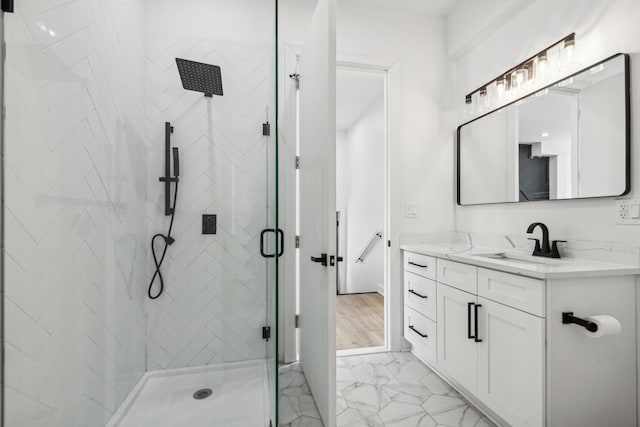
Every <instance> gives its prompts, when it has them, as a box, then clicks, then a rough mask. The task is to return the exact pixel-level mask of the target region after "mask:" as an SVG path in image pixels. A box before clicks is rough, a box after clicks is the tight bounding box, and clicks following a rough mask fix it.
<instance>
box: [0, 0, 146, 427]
mask: <svg viewBox="0 0 640 427" xmlns="http://www.w3.org/2000/svg"><path fill="white" fill-rule="evenodd" d="M16 8H17V10H16V13H15V14H6V15H5V17H4V19H5V24H6V42H7V48H6V52H7V60H6V75H5V77H6V99H5V103H6V134H5V146H4V148H5V159H4V160H5V162H4V168H5V178H6V180H5V200H4V202H5V204H4V212H3V215H4V217H5V228H4V230H5V231H6V236H5V247H4V260H3V264H4V268H5V277H4V286H5V287H4V292H5V294H4V297H5V299H4V305H5V306H4V308H5V310H6V312H5V318H4V322H5V323H4V330H5V339H6V341H5V346H4V349H5V357H6V359H5V361H4V362H5V374H6V379H5V380H6V383H5V391H6V395H5V399H6V400H5V414H4V415H5V425H6V426H12V427H27V426H28V427H69V426H75V425H85V426H104V425H105V424H106V423H107V421H108V420H109V418H110V417H111V415H112V414H113V413H114V411H115V410H116V409H117V407H118V406H119V404H120V403H121V402H122V401H123V400H124V398H125V397H126V396H127V393H128V392H129V391H130V390H131V388H132V387H133V385H134V384H135V383H136V381H137V380H138V379H139V378H140V376H141V375H142V373H143V372H144V369H145V360H144V348H145V339H144V328H145V322H144V314H143V312H142V310H141V304H142V299H143V298H144V285H143V284H144V282H145V280H146V279H145V272H146V267H145V262H146V261H145V255H146V251H147V248H148V240H147V234H146V230H147V224H146V218H145V215H144V211H145V199H146V197H147V194H146V192H147V187H146V175H147V168H146V162H145V156H146V138H145V132H144V125H143V124H144V114H143V104H144V102H143V101H144V99H143V94H142V88H143V85H142V78H143V66H144V61H143V48H144V45H143V34H142V31H141V28H142V22H143V3H142V1H140V0H129V1H119V2H113V1H111V0H91V1H77V0H76V1H64V2H51V1H46V2H35V1H25V2H16Z"/></svg>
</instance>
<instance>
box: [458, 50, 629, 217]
mask: <svg viewBox="0 0 640 427" xmlns="http://www.w3.org/2000/svg"><path fill="white" fill-rule="evenodd" d="M620 56H621V57H623V58H624V84H625V144H626V147H625V156H626V158H625V168H626V171H625V190H624V191H623V192H622V193H621V194H617V195H615V194H614V195H609V196H598V197H575V198H571V199H553V200H531V201H525V202H521V201H513V202H509V201H507V202H489V203H467V204H462V203H461V201H460V142H461V141H460V131H461V129H462V128H463V127H464V126H466V125H468V124H471V123H473V122H475V121H476V120H480V119H481V118H483V117H485V116H488V115H489V114H493V113H495V112H496V111H500V110H502V109H504V108H507V107H509V106H511V105H513V104H515V103H517V102H520V101H522V100H523V99H526V98H529V97H530V96H533V95H535V94H536V93H538V92H541V91H543V90H545V89H548V88H550V87H552V86H555V85H557V84H558V83H560V82H562V81H564V80H567V79H570V78H571V77H575V76H577V75H578V74H582V73H584V72H585V71H587V70H590V69H591V68H593V67H597V66H598V65H601V64H604V63H606V62H609V61H611V60H613V59H615V58H618V57H620ZM630 191H631V73H630V57H629V55H628V54H626V53H617V54H615V55H612V56H610V57H608V58H606V59H603V60H602V61H599V62H596V63H595V64H592V65H590V66H588V67H585V68H582V69H581V70H579V71H576V72H575V73H573V74H571V75H568V76H566V77H563V78H562V79H560V80H557V81H554V82H553V83H551V84H548V85H547V86H545V87H542V88H540V89H538V90H537V91H535V92H531V93H529V94H527V95H525V96H522V97H520V98H518V99H516V100H514V101H511V102H509V103H508V104H505V105H503V106H501V107H500V108H495V109H493V110H491V111H489V112H487V113H485V114H482V115H481V116H478V117H476V118H475V119H473V120H470V121H468V122H466V123H463V124H461V125H460V126H458V129H457V131H456V203H457V205H458V206H482V205H499V204H506V203H508V204H512V203H532V202H534V203H535V202H557V201H563V200H589V199H603V198H611V197H621V196H624V195H626V194H629V192H630Z"/></svg>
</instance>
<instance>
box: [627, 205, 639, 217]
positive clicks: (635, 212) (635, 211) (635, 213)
mask: <svg viewBox="0 0 640 427" xmlns="http://www.w3.org/2000/svg"><path fill="white" fill-rule="evenodd" d="M629 218H631V219H640V205H631V206H629Z"/></svg>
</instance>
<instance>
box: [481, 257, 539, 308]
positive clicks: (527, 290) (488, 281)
mask: <svg viewBox="0 0 640 427" xmlns="http://www.w3.org/2000/svg"><path fill="white" fill-rule="evenodd" d="M544 286H545V284H544V280H538V279H532V278H530V277H523V276H517V275H515V274H509V273H503V272H500V271H494V270H488V269H486V268H479V269H478V295H480V296H481V297H484V298H487V299H490V300H492V301H496V302H499V303H501V304H504V305H508V306H509V307H513V308H517V309H518V310H522V311H526V312H527V313H531V314H533V315H535V316H539V317H544V316H545V292H544Z"/></svg>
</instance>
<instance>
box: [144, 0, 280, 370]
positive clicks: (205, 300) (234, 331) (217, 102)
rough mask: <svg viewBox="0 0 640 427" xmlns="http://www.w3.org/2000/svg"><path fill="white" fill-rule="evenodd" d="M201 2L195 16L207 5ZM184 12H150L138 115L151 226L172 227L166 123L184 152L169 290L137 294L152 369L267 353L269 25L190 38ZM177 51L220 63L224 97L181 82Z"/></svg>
mask: <svg viewBox="0 0 640 427" xmlns="http://www.w3.org/2000/svg"><path fill="white" fill-rule="evenodd" d="M245 3H247V2H245ZM197 4H198V5H199V7H200V8H201V9H198V10H200V11H199V12H198V13H200V14H203V15H206V14H207V13H210V12H211V13H214V12H215V11H213V10H206V8H204V9H203V7H204V6H203V3H201V2H199V3H197ZM189 6H193V4H191V3H187V4H185V7H186V8H188V7H189ZM192 10H193V11H194V12H196V11H197V10H196V9H192ZM182 22H184V24H182V25H181V24H180V23H182ZM187 22H188V21H182V20H180V19H176V21H175V22H173V21H171V25H169V24H170V23H169V22H167V23H166V25H161V23H159V22H154V24H155V26H156V27H158V26H159V27H161V28H162V30H157V29H156V30H149V32H148V34H147V41H148V44H147V63H146V65H147V74H146V76H147V79H146V96H147V100H146V114H147V120H146V125H147V131H148V135H149V138H150V140H151V141H152V143H153V144H154V145H155V147H154V148H153V149H151V150H150V151H149V153H148V160H147V163H148V165H149V170H150V173H149V177H148V178H149V184H148V188H149V200H148V201H149V208H148V216H149V220H150V223H151V224H153V225H152V229H151V230H150V232H151V233H156V232H166V229H167V227H168V217H167V218H165V217H164V216H163V211H164V198H163V197H164V193H163V191H164V189H163V187H162V185H159V183H158V176H160V175H161V174H162V171H163V163H162V162H163V161H164V158H163V155H164V153H163V144H164V122H165V121H170V122H171V123H172V125H173V126H174V129H175V131H174V134H173V137H172V139H173V144H174V145H175V146H177V147H179V148H180V162H181V169H180V171H181V176H180V188H179V194H178V206H177V209H176V212H177V213H176V218H175V224H174V233H173V234H174V237H175V239H176V242H175V243H174V244H173V245H172V246H170V248H169V250H168V255H167V259H166V260H165V265H164V266H163V272H164V275H165V278H166V288H165V293H164V294H163V295H162V296H161V297H160V298H159V299H158V300H155V301H147V302H146V303H145V306H146V311H147V313H148V316H147V367H148V369H150V370H151V369H161V368H177V367H185V366H197V365H205V364H211V363H219V362H228V361H236V360H246V359H255V358H263V357H265V356H266V343H265V341H264V340H262V337H261V332H262V331H261V329H262V326H264V325H265V324H266V323H265V322H266V321H267V320H266V319H267V305H266V301H267V268H266V265H267V261H266V260H265V259H264V258H262V257H261V256H260V253H259V247H260V243H259V235H260V231H261V230H262V229H263V228H266V227H267V217H268V213H269V212H272V211H273V206H272V207H271V208H270V209H271V210H269V209H268V208H267V201H268V195H267V182H268V177H269V175H268V174H269V173H271V174H273V171H272V170H271V171H270V169H269V168H268V162H272V164H273V158H272V157H270V154H272V151H273V144H274V140H273V137H271V138H269V137H263V136H262V123H263V122H264V121H265V120H267V116H268V115H269V120H270V121H271V123H273V122H274V119H273V114H272V112H273V101H274V100H273V94H274V76H273V69H274V66H273V59H274V46H273V43H272V41H269V39H272V38H273V36H272V35H271V34H266V35H265V38H266V39H267V41H266V42H259V41H255V42H232V41H225V40H219V39H216V38H214V36H212V38H202V37H195V36H189V35H188V34H189V33H190V29H189V28H188V27H186V26H185V25H187ZM174 24H175V25H174ZM212 34H215V26H214V27H212ZM176 57H182V58H185V59H190V60H195V61H199V62H205V63H210V64H216V65H219V66H221V67H222V80H223V87H224V96H223V97H218V96H214V97H213V99H211V98H204V96H203V94H198V93H195V92H187V91H185V90H184V89H183V88H182V84H181V82H180V77H179V74H178V72H177V69H176V66H175V58H176ZM268 111H269V113H268ZM269 150H271V152H270V151H269ZM268 159H270V160H268ZM204 213H208V214H217V215H218V233H217V234H216V235H213V236H212V235H207V236H205V235H202V234H201V216H202V214H204ZM149 265H153V264H152V263H151V262H149ZM149 274H151V271H150V272H149ZM271 274H273V272H272V273H271ZM272 326H274V325H272Z"/></svg>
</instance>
